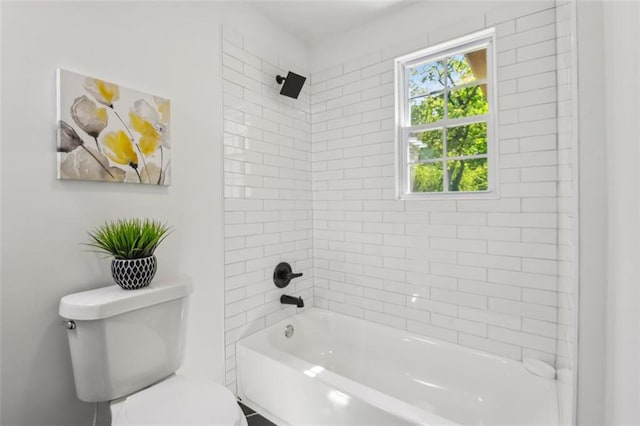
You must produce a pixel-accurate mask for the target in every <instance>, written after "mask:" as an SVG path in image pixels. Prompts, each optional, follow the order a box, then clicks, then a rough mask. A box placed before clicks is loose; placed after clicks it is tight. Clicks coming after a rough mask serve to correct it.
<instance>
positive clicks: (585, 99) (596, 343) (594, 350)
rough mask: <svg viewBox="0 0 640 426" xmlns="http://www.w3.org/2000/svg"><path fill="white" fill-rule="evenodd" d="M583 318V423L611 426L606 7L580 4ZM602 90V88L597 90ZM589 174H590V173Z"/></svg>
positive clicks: (580, 372)
mask: <svg viewBox="0 0 640 426" xmlns="http://www.w3.org/2000/svg"><path fill="white" fill-rule="evenodd" d="M577 9H578V17H577V18H578V19H577V27H578V39H577V44H578V68H579V73H578V75H579V93H578V99H579V125H580V127H579V152H580V157H579V163H580V169H581V170H582V171H583V172H582V173H580V299H579V306H580V309H579V311H580V316H579V324H580V327H579V330H578V332H579V339H578V342H579V347H578V388H577V402H578V403H577V414H576V418H577V422H578V424H581V425H582V424H584V425H603V424H606V422H605V417H604V416H605V413H604V403H605V395H606V388H605V345H606V342H605V328H606V288H607V287H606V282H607V279H606V253H607V251H606V248H605V246H606V228H607V225H606V223H607V222H606V221H607V216H606V202H604V200H606V198H607V179H608V177H607V173H606V164H605V159H606V157H607V155H608V150H609V144H607V143H605V141H606V137H605V131H606V129H605V120H604V115H605V111H606V105H605V103H604V90H603V89H602V86H601V85H602V82H603V75H604V74H605V68H606V67H605V65H606V64H605V62H604V61H603V60H602V58H603V56H604V28H603V22H602V16H603V5H602V2H591V1H578V8H577ZM595 88H599V89H595ZM587 171H588V172H587Z"/></svg>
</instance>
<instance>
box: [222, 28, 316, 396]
mask: <svg viewBox="0 0 640 426" xmlns="http://www.w3.org/2000/svg"><path fill="white" fill-rule="evenodd" d="M301 47H302V46H301ZM222 52H223V58H222V65H223V72H222V74H223V90H224V118H225V122H224V145H225V146H224V172H225V173H224V191H225V202H224V207H225V290H226V291H225V348H226V356H227V359H226V370H227V374H226V383H227V385H228V386H229V388H230V389H232V390H233V391H234V392H235V390H236V387H235V383H236V369H235V365H236V363H235V343H236V341H237V340H238V339H239V338H241V337H243V336H245V335H248V334H251V333H253V332H256V331H258V330H260V329H262V328H264V327H266V326H269V325H271V324H273V323H274V322H277V321H280V320H282V319H283V318H285V317H287V316H291V315H294V314H295V313H296V311H299V310H300V309H298V308H296V307H294V306H291V305H282V304H281V303H280V295H282V294H288V295H291V296H296V297H297V296H301V297H302V298H303V300H304V303H305V308H306V307H310V306H313V303H314V302H313V260H312V211H311V196H312V192H311V114H310V111H309V84H308V83H307V84H305V86H303V89H302V92H301V93H300V96H299V97H298V99H292V98H288V97H285V96H282V95H280V94H279V92H280V86H279V85H278V84H277V82H276V80H275V76H276V75H283V76H286V75H287V72H288V71H293V72H295V73H298V74H301V75H303V76H307V77H308V75H309V74H308V69H307V58H306V55H300V54H297V53H296V51H294V50H292V49H283V46H282V45H275V44H273V43H265V40H264V39H256V38H252V37H245V36H244V34H242V33H240V32H238V31H235V30H233V29H231V28H227V27H225V28H224V30H223V46H222ZM280 262H288V263H289V264H291V266H292V268H293V270H294V272H302V273H303V274H304V275H303V276H302V277H300V278H297V279H295V280H293V281H291V283H290V284H289V285H288V286H287V287H285V288H282V289H280V288H278V287H276V285H275V284H274V283H273V270H274V268H275V266H276V265H277V264H278V263H280Z"/></svg>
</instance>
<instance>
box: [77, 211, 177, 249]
mask: <svg viewBox="0 0 640 426" xmlns="http://www.w3.org/2000/svg"><path fill="white" fill-rule="evenodd" d="M169 232H170V228H169V227H168V226H167V225H165V224H163V223H160V222H158V221H156V220H151V219H118V220H115V221H112V222H105V223H104V224H103V225H102V226H99V227H98V228H96V229H94V230H93V231H91V232H89V237H90V240H91V242H90V243H89V244H87V245H88V246H91V247H93V248H95V249H96V250H95V251H97V252H101V253H106V254H107V255H109V256H113V257H115V258H116V259H140V258H143V257H148V256H151V255H152V254H153V253H154V252H155V250H156V248H158V246H159V245H160V243H161V242H162V241H164V239H165V238H166V237H167V236H168V235H169Z"/></svg>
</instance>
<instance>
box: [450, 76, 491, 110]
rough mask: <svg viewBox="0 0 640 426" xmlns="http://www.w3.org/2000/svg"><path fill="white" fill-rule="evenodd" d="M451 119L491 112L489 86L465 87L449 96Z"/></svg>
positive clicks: (453, 91)
mask: <svg viewBox="0 0 640 426" xmlns="http://www.w3.org/2000/svg"><path fill="white" fill-rule="evenodd" d="M447 111H448V115H449V118H462V117H471V116H474V115H482V114H486V113H488V112H489V102H487V85H486V84H481V85H479V86H469V87H463V88H462V89H457V90H452V91H451V92H449V95H448V96H447Z"/></svg>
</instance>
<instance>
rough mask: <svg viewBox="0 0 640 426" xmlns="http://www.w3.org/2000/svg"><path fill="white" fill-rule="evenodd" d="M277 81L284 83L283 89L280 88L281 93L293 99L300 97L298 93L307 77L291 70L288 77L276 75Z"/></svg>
mask: <svg viewBox="0 0 640 426" xmlns="http://www.w3.org/2000/svg"><path fill="white" fill-rule="evenodd" d="M276 81H277V82H278V84H282V83H284V84H282V89H280V94H281V95H284V96H288V97H290V98H293V99H298V95H299V94H300V91H301V90H302V86H303V85H304V82H305V81H307V78H306V77H303V76H301V75H299V74H296V73H294V72H291V71H289V73H288V74H287V78H284V77H282V76H281V75H278V76H276Z"/></svg>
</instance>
